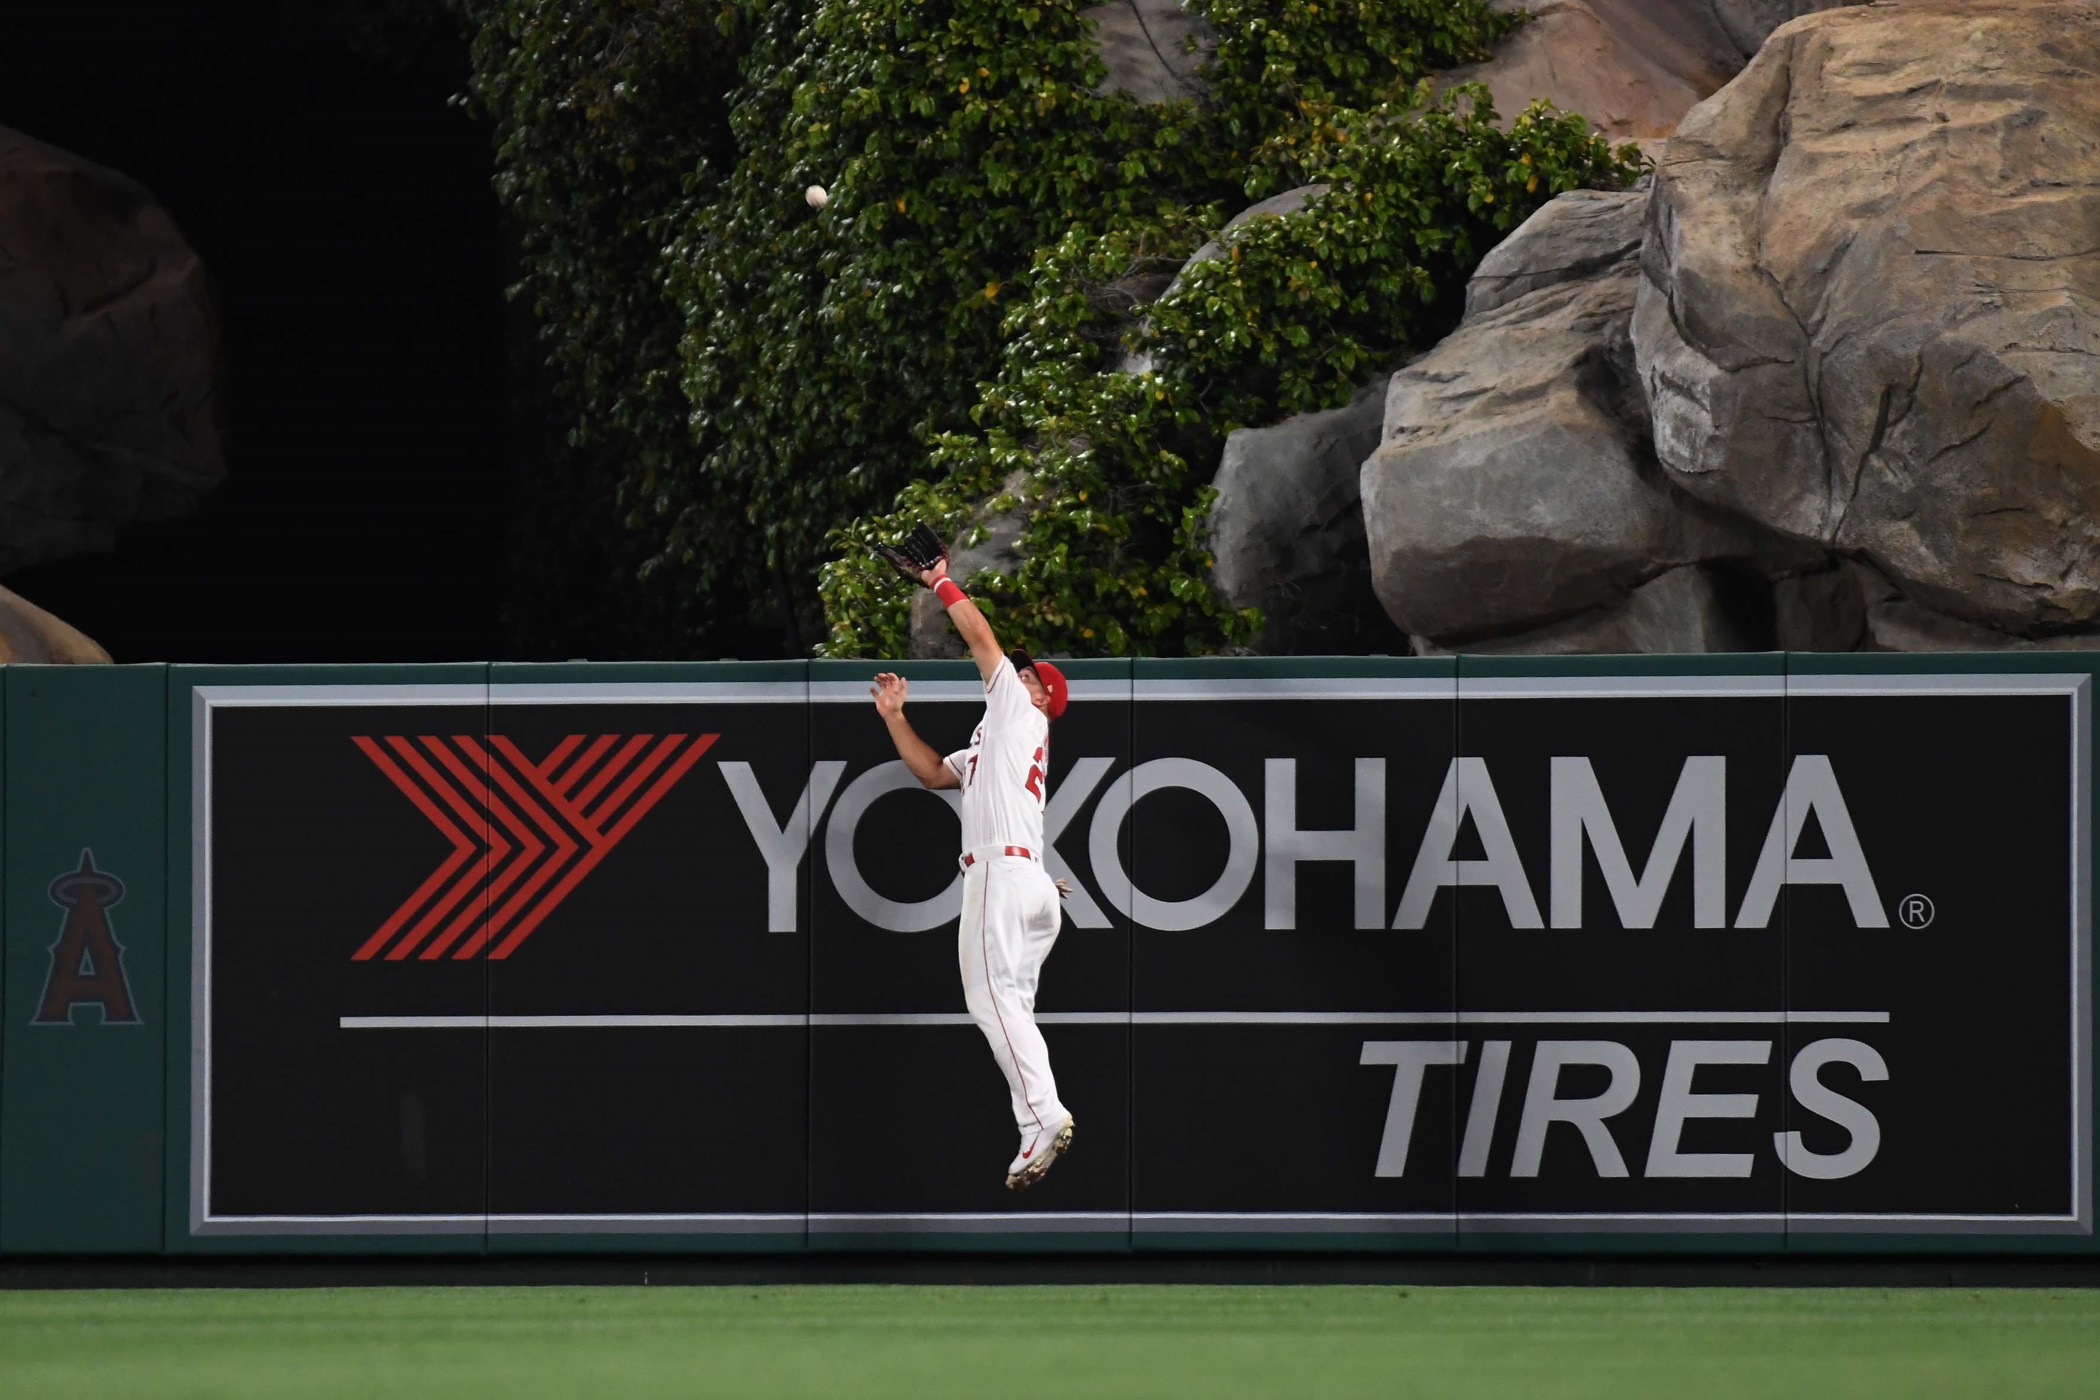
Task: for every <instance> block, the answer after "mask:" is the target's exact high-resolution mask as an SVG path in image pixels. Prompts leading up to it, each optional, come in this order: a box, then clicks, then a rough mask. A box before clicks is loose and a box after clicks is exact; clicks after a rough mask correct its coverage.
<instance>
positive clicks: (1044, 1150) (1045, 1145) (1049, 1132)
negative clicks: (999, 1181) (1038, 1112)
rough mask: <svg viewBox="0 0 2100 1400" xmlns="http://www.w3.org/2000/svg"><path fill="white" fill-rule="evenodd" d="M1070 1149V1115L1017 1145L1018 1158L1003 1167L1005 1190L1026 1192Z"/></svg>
mask: <svg viewBox="0 0 2100 1400" xmlns="http://www.w3.org/2000/svg"><path fill="white" fill-rule="evenodd" d="M1071 1149H1072V1115H1071V1114H1069V1113H1068V1114H1066V1115H1065V1116H1064V1119H1063V1120H1062V1121H1061V1122H1060V1123H1059V1124H1058V1125H1057V1127H1056V1128H1054V1129H1052V1128H1043V1129H1040V1130H1038V1131H1037V1132H1035V1133H1034V1134H1032V1135H1031V1136H1030V1137H1029V1138H1028V1139H1027V1140H1025V1141H1024V1142H1022V1144H1021V1152H1020V1155H1019V1156H1017V1157H1015V1158H1014V1159H1013V1161H1012V1162H1011V1163H1009V1164H1008V1165H1007V1168H1006V1189H1007V1190H1009V1191H1026V1190H1027V1189H1028V1188H1029V1187H1031V1186H1033V1185H1035V1184H1036V1183H1037V1182H1038V1181H1041V1180H1042V1179H1043V1178H1044V1177H1045V1176H1047V1175H1048V1174H1049V1172H1050V1167H1051V1165H1052V1164H1053V1163H1055V1162H1056V1161H1057V1159H1058V1158H1059V1157H1062V1156H1063V1155H1064V1154H1065V1153H1067V1152H1069V1151H1070V1150H1071Z"/></svg>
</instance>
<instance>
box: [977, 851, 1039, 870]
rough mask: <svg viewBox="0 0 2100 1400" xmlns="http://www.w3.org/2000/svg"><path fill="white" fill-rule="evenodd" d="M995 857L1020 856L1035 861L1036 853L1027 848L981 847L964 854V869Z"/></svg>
mask: <svg viewBox="0 0 2100 1400" xmlns="http://www.w3.org/2000/svg"><path fill="white" fill-rule="evenodd" d="M993 856H1019V857H1020V858H1021V859H1023V860H1034V859H1035V852H1034V851H1031V850H1029V849H1028V848H1027V847H1026V846H980V847H979V848H978V849H976V850H974V851H964V852H963V853H962V864H963V868H964V869H965V870H967V869H969V868H970V867H971V866H973V865H975V864H977V862H978V861H980V860H989V859H990V858H991V857H993Z"/></svg>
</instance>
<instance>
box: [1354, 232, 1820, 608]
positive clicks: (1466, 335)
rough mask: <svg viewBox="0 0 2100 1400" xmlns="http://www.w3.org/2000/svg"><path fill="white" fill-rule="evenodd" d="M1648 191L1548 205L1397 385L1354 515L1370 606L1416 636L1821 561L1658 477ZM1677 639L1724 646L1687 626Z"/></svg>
mask: <svg viewBox="0 0 2100 1400" xmlns="http://www.w3.org/2000/svg"><path fill="white" fill-rule="evenodd" d="M1646 198H1647V196H1646V194H1645V193H1644V192H1642V191H1625V192H1620V193H1600V192H1595V191H1577V192H1574V193H1570V194H1566V195H1562V196H1561V197H1560V198H1558V199H1555V200H1553V201H1552V202H1550V203H1549V204H1547V205H1546V206H1545V207H1544V208H1543V209H1541V210H1540V211H1539V212H1538V213H1537V214H1535V215H1533V216H1532V218H1531V219H1530V220H1529V221H1527V222H1526V224H1525V225H1524V226H1523V227H1521V228H1520V229H1518V230H1517V232H1515V233H1514V234H1512V235H1511V236H1510V238H1509V239H1508V240H1507V241H1506V242H1505V243H1504V244H1503V245H1502V246H1501V247H1500V248H1497V249H1496V250H1495V251H1494V252H1493V253H1491V254H1490V255H1489V256H1488V258H1487V259H1486V260H1485V261H1484V262H1483V263H1482V265H1481V269H1480V276H1479V278H1477V279H1476V283H1475V285H1474V287H1473V288H1471V289H1470V291H1469V295H1468V299H1467V305H1468V308H1469V309H1468V312H1467V315H1466V317H1465V319H1464V320H1463V321H1462V322H1461V323H1460V325H1459V327H1458V329H1457V330H1456V331H1454V332H1453V333H1452V334H1451V335H1450V336H1448V337H1447V338H1446V339H1445V340H1444V341H1443V342H1442V343H1441V344H1439V345H1438V346H1437V347H1436V348H1435V349H1434V350H1432V351H1430V352H1429V354H1428V355H1426V356H1424V357H1423V358H1422V359H1420V360H1418V361H1417V362H1415V363H1414V364H1413V365H1410V366H1409V367H1408V368H1406V369H1403V370H1401V371H1400V372H1399V373H1397V374H1395V375H1394V376H1393V377H1392V381H1391V384H1390V387H1389V389H1388V392H1387V397H1386V408H1385V424H1384V432H1383V440H1382V442H1381V445H1380V446H1379V448H1378V451H1377V452H1376V453H1375V454H1373V455H1372V456H1371V457H1370V459H1369V460H1368V461H1366V462H1365V463H1364V465H1363V474H1362V490H1363V503H1364V514H1365V521H1366V526H1367V530H1368V538H1369V545H1370V558H1371V574H1372V580H1373V584H1374V586H1375V587H1376V590H1377V593H1378V597H1379V599H1380V600H1381V601H1382V602H1383V603H1384V605H1385V609H1386V612H1387V613H1388V614H1389V615H1390V616H1391V617H1392V618H1393V620H1394V621H1395V622H1397V623H1398V624H1399V625H1400V626H1401V627H1403V628H1405V629H1406V630H1407V631H1408V632H1409V633H1411V634H1413V635H1414V636H1416V637H1417V638H1420V639H1424V640H1425V641H1426V642H1427V643H1430V644H1433V645H1435V646H1437V647H1452V646H1465V647H1466V649H1468V650H1472V649H1476V648H1475V647H1474V646H1473V645H1472V644H1473V643H1478V642H1485V641H1487V640H1488V639H1492V638H1497V637H1505V638H1506V637H1513V636H1516V635H1518V634H1522V633H1527V632H1533V631H1536V630H1537V629H1539V628H1541V627H1544V626H1546V625H1548V624H1551V623H1556V622H1559V621H1561V620H1563V619H1567V618H1572V617H1575V616H1576V615H1578V614H1583V613H1589V612H1593V611H1595V610H1598V609H1615V608H1619V607H1621V606H1622V605H1623V604H1625V603H1626V601H1627V599H1628V598H1629V596H1630V595H1631V594H1632V593H1633V592H1634V591H1635V590H1637V589H1639V588H1640V587H1641V586H1642V585H1644V584H1646V583H1647V582H1649V581H1650V580H1652V579H1655V578H1657V577H1658V576H1660V575H1663V574H1665V573H1669V572H1671V571H1673V570H1679V569H1682V568H1684V567H1685V566H1689V565H1696V564H1703V563H1710V562H1718V561H1731V560H1732V561H1741V562H1742V563H1744V564H1745V565H1748V566H1752V567H1754V568H1756V569H1757V570H1758V571H1759V572H1761V573H1762V574H1764V575H1765V576H1771V575H1776V574H1784V573H1788V572H1795V571H1799V570H1802V569H1806V568H1812V567H1816V566H1818V565H1820V563H1821V562H1822V561H1821V556H1820V551H1813V550H1801V549H1797V548H1793V547H1789V546H1786V545H1784V544H1780V543H1779V542H1777V541H1775V540H1773V539H1772V538H1771V537H1770V536H1769V535H1768V534H1767V533H1766V532H1764V531H1761V530H1758V529H1756V528H1754V527H1750V526H1747V525H1745V524H1743V523H1742V522H1739V521H1736V520H1732V519H1730V518H1728V517H1727V516H1725V515H1723V514H1722V513H1720V512H1717V511H1714V510H1711V509H1709V508H1706V507H1703V506H1702V505H1700V504H1699V503H1698V502H1696V501H1693V500H1691V499H1689V498H1687V497H1686V496H1685V495H1684V494H1683V493H1681V492H1678V491H1676V490H1674V489H1672V488H1671V487H1670V486H1669V485H1668V484H1667V483H1666V482H1664V481H1663V480H1662V479H1661V474H1660V473H1659V472H1658V471H1657V469H1656V467H1655V464H1654V462H1653V459H1652V457H1651V456H1650V454H1649V450H1648V444H1647V440H1646V429H1645V413H1644V405H1643V404H1642V402H1641V399H1640V395H1639V392H1638V387H1637V385H1636V384H1635V382H1634V375H1633V350H1632V344H1631V341H1630V338H1629V334H1628V331H1629V324H1630V321H1631V318H1632V314H1633V304H1634V294H1635V287H1636V283H1637V277H1638V268H1637V259H1638V251H1639V244H1640V228H1641V223H1642V217H1643V206H1644V205H1645V203H1646ZM1688 577H1689V576H1688ZM1690 587H1691V585H1689V584H1685V585H1676V586H1673V588H1672V589H1665V590H1662V591H1661V592H1660V593H1658V594H1657V595H1655V596H1656V599H1657V602H1655V603H1651V604H1649V605H1646V606H1648V607H1650V608H1651V609H1652V608H1653V607H1655V606H1659V605H1660V604H1661V602H1662V601H1667V600H1675V601H1677V602H1680V603H1681V602H1683V601H1684V600H1685V599H1686V598H1689V597H1690V596H1691V595H1690V592H1689V591H1687V590H1689V589H1690ZM1700 606H1702V607H1703V606H1705V605H1704V604H1703V603H1702V604H1701V605H1700ZM1652 630H1653V629H1652V628H1651V629H1650V631H1652ZM1678 633H1679V634H1680V635H1683V636H1686V637H1690V636H1693V635H1701V636H1707V635H1711V636H1718V635H1720V634H1719V633H1717V632H1715V631H1714V630H1713V629H1711V628H1707V627H1705V626H1704V624H1703V623H1699V622H1697V620H1696V619H1687V620H1686V621H1685V623H1684V625H1683V626H1682V627H1680V628H1679V629H1678ZM1598 645H1599V646H1602V645H1603V643H1602V640H1601V639H1600V640H1599V643H1598ZM1572 646H1573V644H1572V643H1571V644H1570V646H1560V645H1558V644H1556V645H1555V646H1554V648H1553V649H1556V650H1564V649H1570V648H1571V647H1572Z"/></svg>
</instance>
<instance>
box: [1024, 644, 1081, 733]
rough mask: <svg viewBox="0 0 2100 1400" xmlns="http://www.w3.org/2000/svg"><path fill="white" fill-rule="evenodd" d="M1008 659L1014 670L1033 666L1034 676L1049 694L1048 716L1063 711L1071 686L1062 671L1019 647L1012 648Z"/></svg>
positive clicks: (1054, 716) (1070, 696)
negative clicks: (1011, 653)
mask: <svg viewBox="0 0 2100 1400" xmlns="http://www.w3.org/2000/svg"><path fill="white" fill-rule="evenodd" d="M1008 659H1009V660H1011V661H1012V662H1013V663H1014V670H1016V671H1026V670H1028V669H1029V668H1030V667H1034V668H1035V678H1036V679H1037V680H1039V681H1041V682H1042V683H1043V689H1044V691H1046V692H1047V693H1048V694H1049V696H1050V708H1049V709H1048V710H1047V711H1045V713H1046V714H1048V715H1049V716H1050V718H1052V719H1056V718H1057V717H1058V716H1059V715H1061V714H1063V713H1064V712H1065V702H1066V701H1068V700H1070V699H1071V698H1072V686H1071V684H1070V682H1068V681H1066V680H1065V673H1064V672H1063V671H1060V670H1058V669H1057V668H1056V667H1055V666H1052V665H1051V664H1050V663H1049V662H1047V661H1038V660H1036V659H1035V658H1034V657H1032V656H1030V655H1029V654H1028V653H1027V652H1025V651H1023V650H1021V649H1020V648H1019V647H1015V648H1014V650H1013V655H1012V656H1011V657H1009V658H1008Z"/></svg>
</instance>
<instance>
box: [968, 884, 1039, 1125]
mask: <svg viewBox="0 0 2100 1400" xmlns="http://www.w3.org/2000/svg"><path fill="white" fill-rule="evenodd" d="M1062 920H1063V914H1062V912H1061V911H1060V910H1059V908H1058V902H1057V886H1056V885H1055V884H1053V883H1051V880H1050V876H1049V874H1048V872H1046V871H1045V870H1044V869H1043V867H1042V865H1041V864H1040V863H1039V862H1037V861H1034V860H1030V859H1028V858H1027V857H1025V856H1007V855H985V856H978V857H977V858H976V859H975V860H974V861H973V862H972V863H971V864H970V865H968V866H966V867H964V869H963V902H962V918H961V921H960V922H959V924H958V925H957V929H956V952H957V954H958V958H959V961H960V962H961V964H962V982H963V1000H964V1002H965V1003H966V1004H967V1005H968V1006H969V1008H970V1019H971V1020H973V1021H975V1022H976V1023H977V1028H978V1029H979V1030H981V1031H983V1032H984V1038H985V1040H986V1041H988V1042H989V1043H990V1045H991V1047H992V1058H993V1059H995V1060H997V1061H998V1062H999V1070H1000V1073H1002V1074H1004V1075H1005V1076H1006V1087H1007V1089H1008V1090H1009V1091H1010V1092H1011V1093H1012V1095H1013V1108H1014V1123H1015V1125H1016V1126H1017V1127H1019V1128H1020V1130H1021V1133H1022V1135H1023V1136H1024V1137H1026V1136H1028V1135H1031V1134H1034V1133H1037V1132H1041V1131H1044V1130H1047V1129H1050V1128H1054V1127H1055V1126H1056V1125H1057V1123H1058V1122H1059V1121H1060V1120H1062V1119H1063V1118H1064V1117H1065V1107H1064V1105H1063V1104H1061V1103H1059V1102H1058V1099H1057V1081H1056V1079H1055V1078H1054V1077H1052V1075H1051V1073H1050V1049H1049V1047H1048V1046H1046V1045H1045V1044H1044V1043H1043V1033H1042V1032H1041V1031H1039V1030H1037V1029H1036V1025H1035V984H1036V978H1037V976H1038V975H1039V974H1040V973H1041V972H1042V970H1043V959H1045V958H1047V957H1049V956H1050V948H1051V946H1052V945H1053V944H1055V943H1056V942H1057V930H1058V925H1059V924H1060V923H1061V922H1062Z"/></svg>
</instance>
